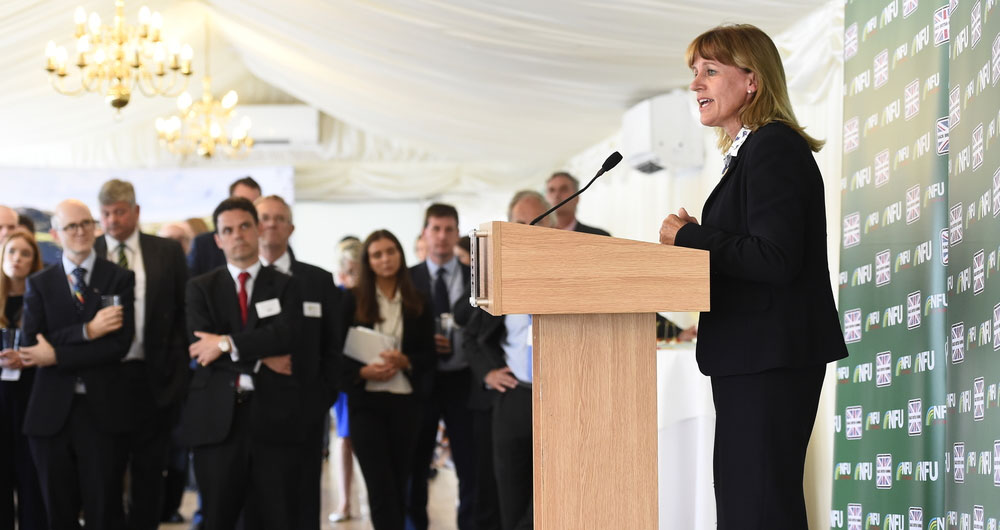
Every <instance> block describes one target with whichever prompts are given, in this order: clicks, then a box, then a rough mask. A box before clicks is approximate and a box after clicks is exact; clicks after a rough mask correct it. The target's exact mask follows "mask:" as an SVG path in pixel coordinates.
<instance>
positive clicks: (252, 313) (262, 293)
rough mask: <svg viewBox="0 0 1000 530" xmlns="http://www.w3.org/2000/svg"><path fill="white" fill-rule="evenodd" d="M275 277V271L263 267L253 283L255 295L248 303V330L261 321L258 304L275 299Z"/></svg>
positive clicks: (251, 296)
mask: <svg viewBox="0 0 1000 530" xmlns="http://www.w3.org/2000/svg"><path fill="white" fill-rule="evenodd" d="M274 276H275V271H274V270H273V269H269V268H267V267H261V268H260V272H258V273H257V279H256V280H254V282H253V294H251V295H250V300H249V301H248V302H247V329H253V328H254V327H255V326H256V325H257V321H258V320H260V317H259V316H258V315H257V303H258V302H262V301H264V300H268V299H270V298H274ZM281 309H282V310H284V309H286V308H284V307H283V308H281Z"/></svg>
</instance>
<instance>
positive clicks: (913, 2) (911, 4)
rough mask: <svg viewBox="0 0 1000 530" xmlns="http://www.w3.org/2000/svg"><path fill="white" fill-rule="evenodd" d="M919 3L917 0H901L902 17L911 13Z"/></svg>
mask: <svg viewBox="0 0 1000 530" xmlns="http://www.w3.org/2000/svg"><path fill="white" fill-rule="evenodd" d="M919 3H920V1H919V0H903V18H906V17H908V16H910V15H912V14H913V12H914V11H916V10H917V5H918V4H919Z"/></svg>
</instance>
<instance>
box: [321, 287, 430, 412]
mask: <svg viewBox="0 0 1000 530" xmlns="http://www.w3.org/2000/svg"><path fill="white" fill-rule="evenodd" d="M355 308H356V306H355V302H354V294H353V293H352V292H351V291H345V292H344V311H343V319H344V320H343V322H344V327H343V329H344V333H345V336H346V333H347V330H348V329H350V327H351V326H363V327H366V328H372V327H373V326H372V325H371V324H363V323H360V322H358V321H357V320H355V318H354V311H355ZM400 351H402V352H403V353H404V354H406V356H407V357H409V358H410V364H411V365H412V366H411V370H410V371H409V373H407V372H403V373H404V375H406V377H407V378H408V379H409V380H410V385H411V386H412V387H413V396H414V397H415V398H417V399H425V398H427V397H428V396H429V395H430V391H431V386H432V385H433V382H434V360H435V355H436V354H435V348H434V316H433V315H431V308H430V304H428V303H427V301H426V300H425V301H424V310H423V311H422V312H421V313H420V315H418V316H415V317H409V316H406V313H405V312H404V314H403V340H402V345H401V348H400ZM336 365H337V382H338V383H339V384H338V386H339V387H340V390H341V391H342V392H347V395H348V396H349V398H350V399H348V403H357V404H360V403H364V402H365V401H367V398H368V392H367V391H365V383H367V380H365V379H362V378H361V368H363V367H364V365H363V364H361V363H360V362H359V361H356V360H354V359H352V358H350V357H348V356H346V355H344V352H343V348H341V349H340V350H338V352H337V360H336Z"/></svg>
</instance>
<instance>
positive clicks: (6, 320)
mask: <svg viewBox="0 0 1000 530" xmlns="http://www.w3.org/2000/svg"><path fill="white" fill-rule="evenodd" d="M0 256H2V260H3V266H2V267H0V309H2V310H0V328H5V329H13V328H19V327H21V309H22V307H23V305H24V304H23V302H24V286H25V280H27V278H28V276H29V275H31V274H32V273H35V272H37V271H39V270H41V269H42V257H41V253H40V252H39V250H38V244H37V243H35V238H34V237H33V236H32V235H31V234H29V233H28V232H27V230H24V229H21V230H18V231H15V232H13V233H12V234H10V235H9V236H8V237H7V239H6V240H4V241H3V243H2V246H0ZM67 296H68V291H67ZM5 346H6V345H5ZM0 355H2V364H3V368H4V374H3V379H2V380H0V530H13V529H14V522H15V519H16V521H17V528H19V529H21V530H36V529H37V530H43V529H47V528H48V522H47V520H46V517H45V506H44V504H43V503H42V492H41V489H40V488H39V486H38V474H37V472H36V471H35V464H34V461H33V459H32V456H31V453H30V451H29V449H28V440H27V438H26V437H25V436H24V435H23V434H21V424H22V423H23V421H24V409H25V407H26V406H27V405H28V397H29V396H30V395H31V385H32V382H33V381H34V378H35V369H34V368H23V367H22V366H21V360H20V358H19V357H18V355H17V352H16V351H14V350H12V349H4V350H3V353H2V354H0ZM15 492H16V494H17V510H16V512H17V516H16V517H15V509H14V494H15Z"/></svg>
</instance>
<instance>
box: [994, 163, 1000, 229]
mask: <svg viewBox="0 0 1000 530" xmlns="http://www.w3.org/2000/svg"><path fill="white" fill-rule="evenodd" d="M998 215H1000V168H997V170H996V173H993V217H997V216H998Z"/></svg>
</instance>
